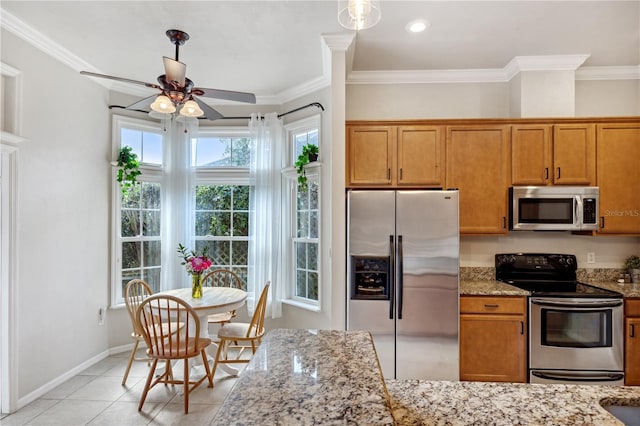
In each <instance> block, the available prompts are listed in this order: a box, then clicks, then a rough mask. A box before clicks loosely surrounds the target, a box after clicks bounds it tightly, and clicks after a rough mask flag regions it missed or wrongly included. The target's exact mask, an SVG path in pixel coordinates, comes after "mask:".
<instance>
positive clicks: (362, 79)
mask: <svg viewBox="0 0 640 426" xmlns="http://www.w3.org/2000/svg"><path fill="white" fill-rule="evenodd" d="M504 81H506V80H505V77H504V72H503V71H502V70H499V69H472V70H410V71H401V70H396V71H352V72H351V73H349V75H348V76H347V84H421V83H502V82H504Z"/></svg>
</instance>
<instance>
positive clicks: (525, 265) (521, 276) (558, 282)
mask: <svg viewBox="0 0 640 426" xmlns="http://www.w3.org/2000/svg"><path fill="white" fill-rule="evenodd" d="M495 262H496V279H497V280H498V281H502V282H504V283H507V284H509V285H512V286H515V287H518V288H520V289H522V290H526V291H529V292H531V295H532V296H547V297H592V298H622V294H621V293H618V292H616V291H612V290H606V289H602V288H598V287H594V286H592V285H590V284H586V283H582V282H579V281H578V280H577V277H576V271H577V269H578V265H577V260H576V256H575V255H572V254H549V253H501V254H496V256H495Z"/></svg>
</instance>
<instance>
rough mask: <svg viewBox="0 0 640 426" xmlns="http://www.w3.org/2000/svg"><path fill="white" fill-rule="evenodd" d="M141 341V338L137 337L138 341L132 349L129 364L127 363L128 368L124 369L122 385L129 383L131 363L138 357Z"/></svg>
mask: <svg viewBox="0 0 640 426" xmlns="http://www.w3.org/2000/svg"><path fill="white" fill-rule="evenodd" d="M139 343H140V340H138V339H136V342H135V343H134V344H133V349H132V350H131V356H129V364H127V369H126V370H125V371H124V377H123V378H122V386H124V385H126V384H127V377H129V371H130V370H131V364H133V360H134V359H135V357H136V351H137V350H138V344H139Z"/></svg>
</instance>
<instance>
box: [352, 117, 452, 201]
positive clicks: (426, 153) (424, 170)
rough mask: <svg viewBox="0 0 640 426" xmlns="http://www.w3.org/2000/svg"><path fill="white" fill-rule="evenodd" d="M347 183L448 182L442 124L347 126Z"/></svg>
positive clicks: (413, 184)
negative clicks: (445, 177)
mask: <svg viewBox="0 0 640 426" xmlns="http://www.w3.org/2000/svg"><path fill="white" fill-rule="evenodd" d="M346 154H347V176H346V182H347V187H369V188H372V187H416V188H437V187H442V186H443V184H444V173H445V169H444V164H443V163H444V131H443V127H442V126H422V125H407V126H377V125H358V126H347V150H346Z"/></svg>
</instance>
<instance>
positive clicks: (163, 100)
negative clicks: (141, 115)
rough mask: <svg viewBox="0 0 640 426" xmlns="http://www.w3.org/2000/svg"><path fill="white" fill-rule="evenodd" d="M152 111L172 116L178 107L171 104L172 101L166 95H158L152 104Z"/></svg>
mask: <svg viewBox="0 0 640 426" xmlns="http://www.w3.org/2000/svg"><path fill="white" fill-rule="evenodd" d="M151 109H152V110H154V111H156V112H160V113H163V114H171V113H174V112H176V107H175V105H173V102H171V99H169V98H168V97H166V96H164V95H158V97H157V98H156V100H155V101H153V103H152V104H151Z"/></svg>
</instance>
